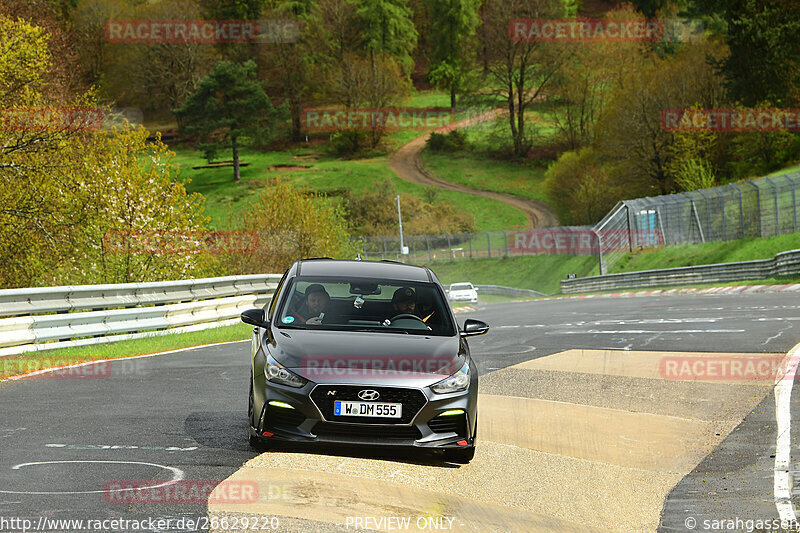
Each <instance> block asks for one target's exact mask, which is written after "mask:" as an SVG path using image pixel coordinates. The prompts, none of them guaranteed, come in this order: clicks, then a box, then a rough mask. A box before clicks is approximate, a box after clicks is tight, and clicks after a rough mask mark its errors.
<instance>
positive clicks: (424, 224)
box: [344, 179, 475, 236]
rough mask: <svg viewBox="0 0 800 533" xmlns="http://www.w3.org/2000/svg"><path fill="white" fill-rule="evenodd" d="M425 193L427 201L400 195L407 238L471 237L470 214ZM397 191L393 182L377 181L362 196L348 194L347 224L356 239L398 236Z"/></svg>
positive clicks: (359, 194) (473, 229)
mask: <svg viewBox="0 0 800 533" xmlns="http://www.w3.org/2000/svg"><path fill="white" fill-rule="evenodd" d="M429 193H430V191H426V195H427V196H429V197H430V198H429V199H428V201H423V200H422V199H420V198H418V197H416V196H412V195H410V194H401V195H400V203H401V204H402V206H403V232H404V233H405V234H406V235H425V234H431V233H470V232H473V231H475V221H474V220H473V219H472V216H470V215H469V213H466V212H464V211H460V210H458V208H457V207H456V206H454V205H453V204H450V203H448V202H437V201H436V199H435V198H433V196H435V195H434V194H429ZM396 196H397V188H396V187H395V185H394V183H392V181H391V180H389V179H387V180H385V181H382V182H380V181H378V182H375V183H373V184H372V187H370V188H369V190H366V191H363V192H361V193H354V192H352V191H348V192H347V194H345V196H344V206H345V209H346V211H347V221H348V222H349V224H350V228H351V231H352V233H354V234H356V235H392V236H394V235H397V201H396V200H395V197H396Z"/></svg>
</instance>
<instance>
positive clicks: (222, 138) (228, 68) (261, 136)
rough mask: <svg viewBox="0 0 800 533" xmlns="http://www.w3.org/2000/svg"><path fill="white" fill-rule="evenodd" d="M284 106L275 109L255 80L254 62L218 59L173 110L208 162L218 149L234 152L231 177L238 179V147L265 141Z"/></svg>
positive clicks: (239, 176) (182, 127)
mask: <svg viewBox="0 0 800 533" xmlns="http://www.w3.org/2000/svg"><path fill="white" fill-rule="evenodd" d="M284 112H285V106H281V107H279V108H274V107H273V106H272V103H271V102H270V101H269V97H267V94H266V93H265V92H264V88H263V87H262V86H261V84H260V83H259V82H258V81H257V80H256V65H255V63H254V62H252V61H248V62H246V63H244V64H237V63H231V62H229V61H220V62H218V63H217V66H216V67H215V68H214V71H213V72H212V73H211V74H209V75H208V76H206V77H205V78H203V80H202V81H201V82H200V85H199V86H198V88H197V91H196V92H195V93H194V94H192V95H191V96H189V98H187V99H186V102H185V103H184V104H183V107H181V108H180V109H176V110H175V114H176V115H177V116H178V118H179V119H180V120H181V121H182V123H181V124H182V125H181V131H183V132H185V133H187V134H194V135H197V137H198V138H199V139H200V140H201V148H202V149H203V151H204V152H205V154H206V158H207V159H208V160H209V161H210V160H212V159H214V158H215V157H216V154H217V152H219V151H220V150H228V149H230V150H231V152H232V153H233V180H234V181H236V182H238V181H239V180H240V179H241V175H240V172H239V149H240V148H241V147H242V146H247V145H249V144H251V143H252V142H253V141H254V140H266V138H268V137H269V135H270V134H271V133H272V130H273V128H274V126H275V123H276V122H277V121H278V119H279V118H280V117H282V116H283V114H284Z"/></svg>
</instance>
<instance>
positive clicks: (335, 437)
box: [250, 378, 477, 449]
mask: <svg viewBox="0 0 800 533" xmlns="http://www.w3.org/2000/svg"><path fill="white" fill-rule="evenodd" d="M317 387H324V388H325V389H326V390H325V391H324V392H330V391H331V390H335V392H336V394H340V395H341V394H342V393H343V392H346V391H345V390H344V389H350V390H352V389H355V388H359V389H364V388H375V389H378V390H380V391H382V392H383V391H388V392H392V393H402V394H400V396H402V395H403V394H412V393H413V394H414V395H416V396H417V397H418V398H417V405H418V404H422V405H421V407H417V406H416V405H415V406H409V403H408V402H407V401H402V402H401V403H403V405H404V412H405V410H406V409H408V408H414V409H415V412H414V413H407V414H408V415H413V416H408V417H407V418H408V420H407V421H402V423H384V421H383V420H384V419H374V420H369V421H363V422H362V421H357V422H354V421H348V420H347V419H348V418H350V417H337V416H335V415H333V411H332V409H331V408H330V407H329V406H328V405H322V404H325V403H326V402H325V400H321V398H324V396H320V394H319V389H318V390H317V392H316V393H315V392H314V389H316V388H317ZM259 392H263V397H264V402H263V407H261V410H260V411H257V412H260V417H259V420H258V426H257V427H252V426H251V428H250V434H251V436H253V437H257V438H260V439H262V440H264V441H274V440H277V441H295V442H309V443H329V444H345V445H366V446H401V447H414V448H435V449H453V448H463V447H465V446H467V447H468V446H472V445H474V439H475V430H476V427H475V423H476V420H477V378H476V379H474V380H473V382H471V383H470V387H469V388H468V389H467V390H466V391H463V392H457V393H451V394H436V393H434V392H433V391H432V390H430V389H429V388H427V387H422V388H416V387H384V386H377V385H374V386H366V385H359V386H357V387H356V386H353V385H342V384H339V385H336V384H324V385H317V384H313V383H309V384H308V385H306V386H305V387H303V388H300V389H292V388H291V387H285V386H281V385H275V384H273V383H271V382H267V383H266V384H265V385H264V386H263V388H261V391H259ZM258 396H261V395H258ZM395 396H397V394H395ZM388 397H391V395H389V396H388ZM342 399H346V400H350V399H351V396H348V395H346V394H345V395H344V396H343V397H342ZM315 400H316V401H315ZM270 402H280V403H281V404H287V405H289V406H291V408H289V407H283V406H282V407H276V406H275V405H274V404H270ZM423 402H424V403H423ZM256 405H257V406H258V405H259V404H258V403H257V404H256ZM407 406H409V407H407ZM257 409H258V407H257ZM456 410H460V411H463V413H462V414H455V415H453V414H450V415H448V416H441V415H442V413H445V412H448V411H450V412H451V413H452V412H453V411H456ZM404 417H405V414H404ZM459 443H460V444H459Z"/></svg>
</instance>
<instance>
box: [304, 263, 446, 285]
mask: <svg viewBox="0 0 800 533" xmlns="http://www.w3.org/2000/svg"><path fill="white" fill-rule="evenodd" d="M295 264H296V266H297V270H296V275H298V276H301V275H302V276H352V277H359V278H361V277H364V278H389V279H396V280H401V281H427V282H432V281H434V280H435V279H436V278H435V276H433V273H432V272H431V271H430V270H429V269H428V268H427V267H420V266H415V265H406V264H404V263H396V262H394V261H344V260H334V259H305V260H302V261H298V262H297V263H295Z"/></svg>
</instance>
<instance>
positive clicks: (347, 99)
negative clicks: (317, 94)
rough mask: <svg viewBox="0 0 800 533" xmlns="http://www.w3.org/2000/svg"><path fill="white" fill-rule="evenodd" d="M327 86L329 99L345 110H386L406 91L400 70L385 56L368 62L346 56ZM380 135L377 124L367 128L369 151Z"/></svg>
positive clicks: (380, 129) (406, 87)
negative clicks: (342, 106) (329, 94)
mask: <svg viewBox="0 0 800 533" xmlns="http://www.w3.org/2000/svg"><path fill="white" fill-rule="evenodd" d="M328 84H329V88H330V89H329V90H330V93H331V96H332V97H333V99H334V100H335V101H336V102H338V103H340V104H342V105H344V106H345V107H347V108H353V107H355V108H367V109H382V108H387V107H390V106H391V105H393V104H394V103H396V102H397V101H398V100H399V99H400V98H401V97H402V96H405V95H406V94H408V91H409V86H408V82H407V81H406V80H405V79H404V78H403V76H402V75H401V73H400V68H399V67H398V66H397V63H396V62H395V61H394V59H393V58H392V57H390V56H388V55H379V56H377V57H376V58H374V59H373V60H372V61H371V60H369V59H362V58H360V57H358V56H356V55H354V54H350V55H348V56H346V58H345V61H343V62H342V64H341V66H340V68H339V69H337V70H334V71H333V73H332V76H331V78H330V79H329V82H328ZM383 133H384V128H383V126H382V125H381V124H378V123H373V124H372V125H371V127H370V129H369V137H370V147H371V148H375V147H376V146H378V144H379V143H380V141H381V138H382V137H383ZM356 134H358V132H356Z"/></svg>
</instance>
